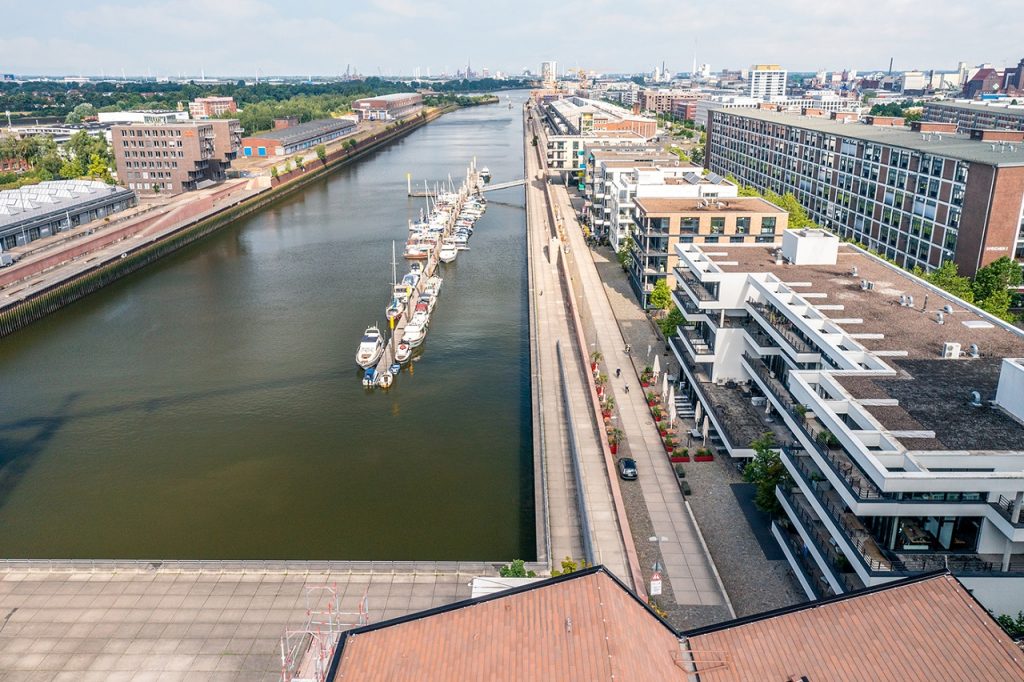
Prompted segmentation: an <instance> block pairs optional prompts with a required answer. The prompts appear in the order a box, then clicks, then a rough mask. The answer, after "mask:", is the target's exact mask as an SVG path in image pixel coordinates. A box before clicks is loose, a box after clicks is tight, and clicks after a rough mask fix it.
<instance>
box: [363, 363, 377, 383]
mask: <svg viewBox="0 0 1024 682" xmlns="http://www.w3.org/2000/svg"><path fill="white" fill-rule="evenodd" d="M375 383H377V370H375V369H374V368H373V367H368V368H367V369H366V371H365V372H364V373H363V386H373V385H374V384H375Z"/></svg>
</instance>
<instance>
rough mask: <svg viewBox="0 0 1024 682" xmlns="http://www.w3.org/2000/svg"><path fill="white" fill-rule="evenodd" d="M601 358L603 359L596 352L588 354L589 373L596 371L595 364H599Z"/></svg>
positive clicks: (599, 353)
mask: <svg viewBox="0 0 1024 682" xmlns="http://www.w3.org/2000/svg"><path fill="white" fill-rule="evenodd" d="M602 358H604V356H603V355H601V352H600V351H596V350H595V351H594V352H593V353H591V354H590V370H591V371H594V370H596V369H597V363H599V362H601V359H602Z"/></svg>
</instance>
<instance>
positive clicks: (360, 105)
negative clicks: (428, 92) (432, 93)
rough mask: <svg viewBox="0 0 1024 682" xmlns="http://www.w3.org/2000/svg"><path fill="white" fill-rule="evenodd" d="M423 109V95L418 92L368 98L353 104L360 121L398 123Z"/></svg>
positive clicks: (353, 109)
mask: <svg viewBox="0 0 1024 682" xmlns="http://www.w3.org/2000/svg"><path fill="white" fill-rule="evenodd" d="M422 108H423V95H421V94H419V93H418V92H397V93H395V94H393V95H380V96H379V97H366V98H363V99H357V100H356V101H355V102H353V103H352V111H354V112H356V113H357V114H358V115H359V120H360V121H397V120H400V119H403V118H407V117H409V116H412V115H414V114H418V113H419V112H420V110H421V109H422Z"/></svg>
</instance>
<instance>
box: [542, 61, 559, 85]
mask: <svg viewBox="0 0 1024 682" xmlns="http://www.w3.org/2000/svg"><path fill="white" fill-rule="evenodd" d="M540 80H541V82H542V83H543V84H544V87H545V88H554V87H555V86H556V85H557V84H558V63H557V62H554V61H550V62H541V63H540Z"/></svg>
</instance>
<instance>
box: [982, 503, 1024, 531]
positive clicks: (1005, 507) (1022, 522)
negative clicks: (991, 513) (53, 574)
mask: <svg viewBox="0 0 1024 682" xmlns="http://www.w3.org/2000/svg"><path fill="white" fill-rule="evenodd" d="M989 506H991V507H992V508H993V509H995V510H996V511H997V512H999V515H1000V516H1002V517H1003V518H1004V519H1006V520H1007V521H1009V522H1010V523H1011V524H1013V527H1014V528H1024V518H1021V517H1024V513H1021V514H1018V517H1017V520H1016V521H1014V520H1013V506H1014V504H1013V500H1011V499H1009V498H1007V497H1004V496H1002V495H1000V496H999V499H998V500H996V501H995V502H989Z"/></svg>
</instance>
